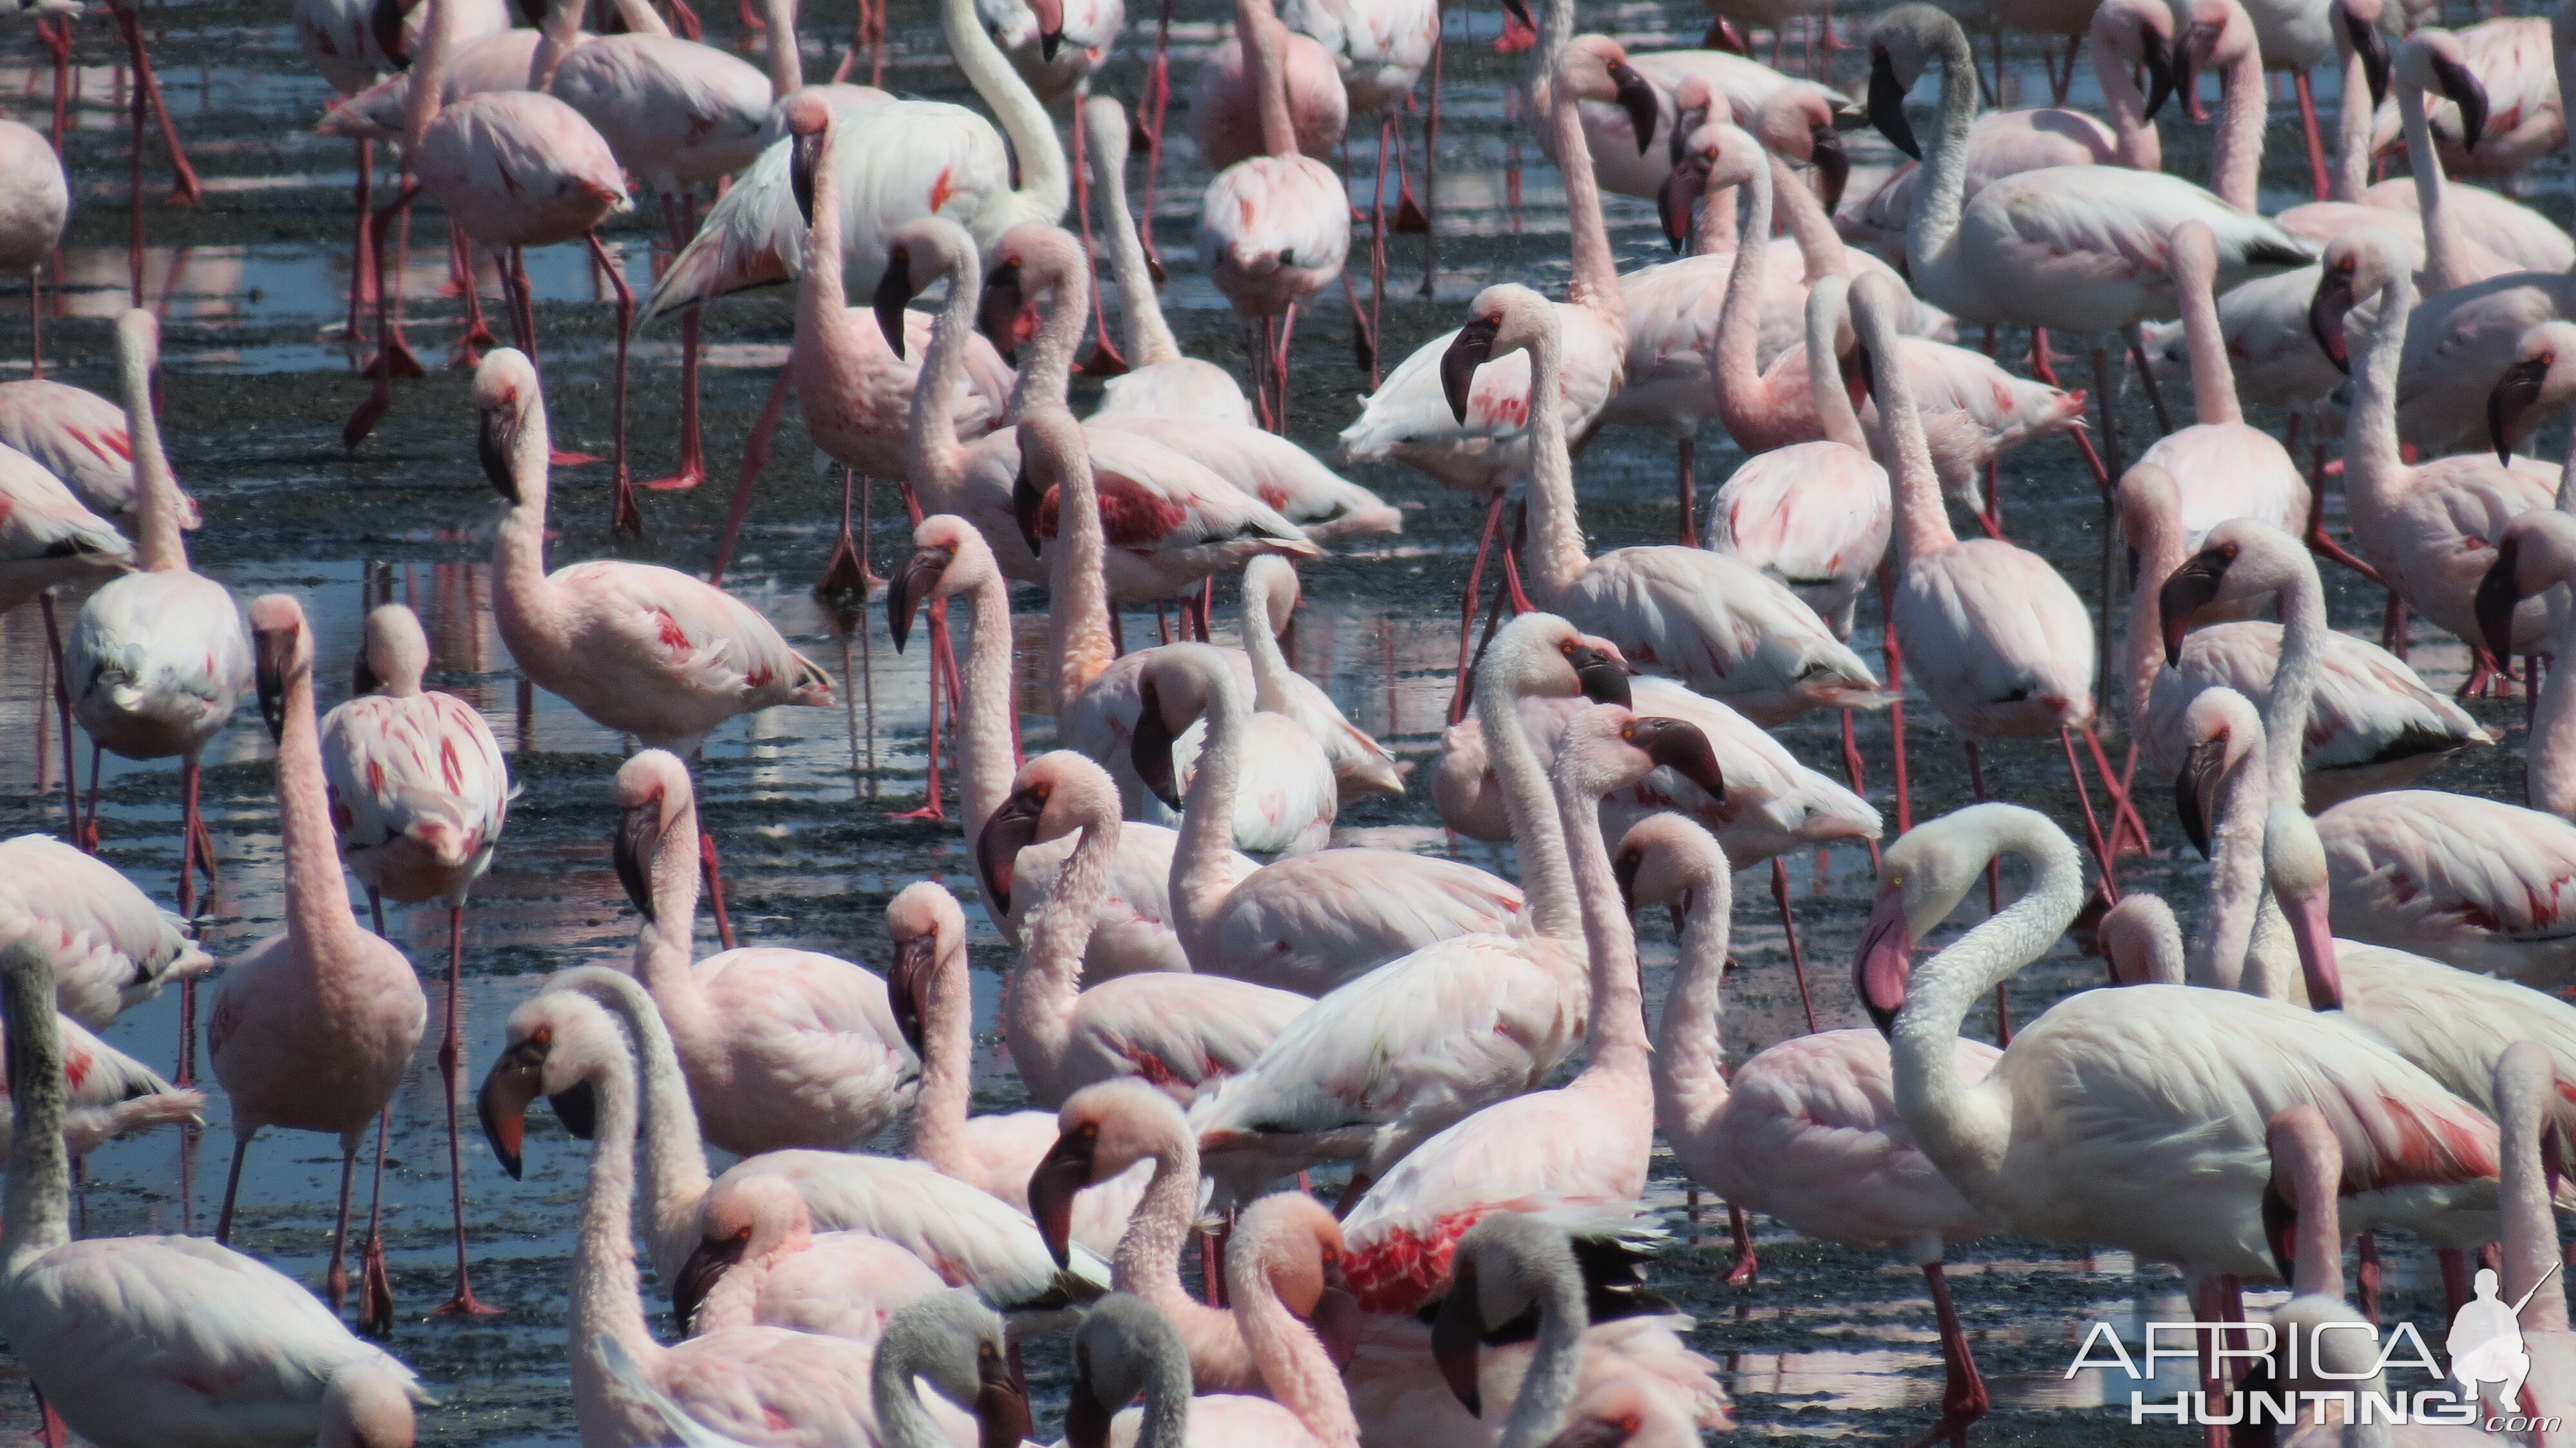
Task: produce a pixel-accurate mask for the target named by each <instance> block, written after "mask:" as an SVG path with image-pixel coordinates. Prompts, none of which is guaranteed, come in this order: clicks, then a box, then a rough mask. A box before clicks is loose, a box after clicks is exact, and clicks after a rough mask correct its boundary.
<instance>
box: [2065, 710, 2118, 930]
mask: <svg viewBox="0 0 2576 1448" xmlns="http://www.w3.org/2000/svg"><path fill="white" fill-rule="evenodd" d="M2057 742H2058V743H2059V744H2060V745H2062V746H2064V748H2065V750H2066V773H2067V777H2068V778H2070V779H2072V780H2074V781H2075V803H2076V804H2077V805H2078V806H2079V807H2081V808H2082V809H2083V811H2084V835H2085V838H2086V839H2087V840H2088V841H2089V842H2090V843H2091V845H2092V847H2093V859H2094V862H2095V863H2096V864H2098V865H2100V866H2101V867H2102V893H2103V895H2104V897H2105V898H2107V899H2109V900H2112V901H2114V902H2116V901H2118V900H2119V898H2120V891H2119V887H2118V886H2116V885H2114V884H2113V883H2112V881H2111V847H2110V845H2109V844H2108V843H2106V842H2105V841H2104V839H2103V837H2102V823H2101V821H2100V820H2099V819H2097V818H2095V816H2094V814H2093V792H2092V791H2091V790H2089V789H2087V788H2085V787H2084V766H2083V765H2081V764H2078V763H2077V762H2076V760H2075V735H2074V733H2073V732H2072V731H2071V730H2066V729H2060V730H2058V731H2057ZM2116 818H2117V816H2114V819H2115V820H2116Z"/></svg>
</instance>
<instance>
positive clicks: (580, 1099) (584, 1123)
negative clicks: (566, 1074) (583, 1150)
mask: <svg viewBox="0 0 2576 1448" xmlns="http://www.w3.org/2000/svg"><path fill="white" fill-rule="evenodd" d="M546 1105H548V1106H550V1107H552V1108H554V1113H555V1120H557V1121H560V1122H562V1123H563V1129H564V1130H566V1131H568V1132H571V1133H572V1134H573V1135H574V1136H576V1137H578V1138H580V1139H581V1140H583V1141H588V1140H590V1139H591V1138H592V1137H594V1136H597V1135H598V1134H599V1092H598V1091H597V1090H596V1089H594V1088H593V1087H592V1086H591V1084H590V1083H589V1082H587V1081H575V1082H574V1083H572V1084H571V1085H569V1086H567V1087H565V1088H564V1089H562V1090H561V1091H558V1092H556V1093H555V1094H553V1095H552V1096H549V1097H547V1098H546Z"/></svg>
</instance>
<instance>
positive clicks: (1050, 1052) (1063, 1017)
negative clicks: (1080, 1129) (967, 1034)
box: [1003, 801, 1118, 1111]
mask: <svg viewBox="0 0 2576 1448" xmlns="http://www.w3.org/2000/svg"><path fill="white" fill-rule="evenodd" d="M1117 855H1118V811H1117V809H1116V807H1115V802H1114V801H1113V802H1112V804H1111V806H1110V807H1109V808H1106V809H1095V810H1094V811H1093V812H1092V818H1091V819H1090V820H1089V821H1087V822H1086V823H1085V825H1084V827H1083V830H1082V837H1081V838H1080V839H1079V840H1077V841H1075V842H1074V846H1073V852H1072V853H1071V854H1069V855H1067V856H1065V860H1064V869H1063V872H1062V873H1060V874H1058V875H1057V876H1056V881H1055V890H1054V891H1053V892H1052V893H1051V894H1049V895H1048V896H1047V898H1046V903H1045V904H1044V905H1042V906H1040V907H1039V908H1038V909H1036V910H1033V911H1031V912H1030V913H1029V915H1028V918H1027V919H1026V920H1025V921H1024V922H1023V923H1022V925H1021V926H1020V937H1021V941H1022V946H1023V948H1022V950H1021V953H1020V965H1019V968H1018V969H1017V970H1014V971H1012V972H1011V979H1010V982H1009V985H1008V990H1009V999H1008V1000H1006V1001H1005V1002H1004V1003H1003V1013H1004V1019H1005V1021H1006V1023H1007V1029H1008V1031H1009V1033H1010V1043H1011V1060H1012V1062H1013V1063H1014V1064H1016V1065H1017V1066H1018V1067H1019V1069H1020V1077H1021V1079H1022V1080H1023V1081H1025V1082H1026V1083H1027V1085H1028V1088H1029V1101H1030V1103H1031V1104H1032V1105H1035V1106H1039V1107H1043V1108H1045V1109H1047V1110H1050V1111H1052V1110H1054V1109H1055V1108H1056V1107H1059V1106H1061V1105H1063V1104H1064V1098H1065V1097H1067V1096H1070V1095H1072V1094H1073V1092H1074V1088H1075V1087H1077V1086H1079V1085H1081V1084H1083V1083H1081V1082H1078V1081H1069V1080H1067V1079H1065V1076H1064V1053H1065V1050H1066V1049H1067V1046H1068V1044H1069V1043H1070V1042H1071V1040H1072V1033H1073V1008H1074V1003H1075V1002H1076V1001H1078V1000H1080V999H1081V998H1082V952H1083V951H1084V950H1085V949H1087V948H1089V946H1090V944H1091V924H1092V918H1093V916H1095V915H1097V914H1098V913H1099V910H1100V902H1101V901H1102V900H1104V899H1107V898H1108V895H1109V865H1110V862H1111V861H1112V860H1114V859H1116V858H1117Z"/></svg>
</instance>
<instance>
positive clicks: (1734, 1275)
mask: <svg viewBox="0 0 2576 1448" xmlns="http://www.w3.org/2000/svg"><path fill="white" fill-rule="evenodd" d="M1726 1225H1727V1228H1728V1230H1730V1231H1732V1232H1733V1233H1734V1234H1735V1266H1734V1267H1732V1268H1730V1269H1729V1270H1728V1271H1727V1274H1726V1285H1727V1286H1729V1287H1741V1286H1743V1285H1744V1284H1745V1283H1747V1282H1750V1281H1752V1280H1753V1278H1754V1275H1755V1274H1757V1273H1759V1272H1760V1271H1761V1270H1762V1259H1761V1258H1760V1257H1758V1256H1756V1255H1754V1251H1753V1221H1752V1219H1751V1218H1749V1217H1747V1216H1746V1215H1745V1214H1744V1209H1743V1208H1742V1207H1739V1206H1737V1205H1736V1204H1735V1203H1733V1202H1728V1203H1727V1204H1726Z"/></svg>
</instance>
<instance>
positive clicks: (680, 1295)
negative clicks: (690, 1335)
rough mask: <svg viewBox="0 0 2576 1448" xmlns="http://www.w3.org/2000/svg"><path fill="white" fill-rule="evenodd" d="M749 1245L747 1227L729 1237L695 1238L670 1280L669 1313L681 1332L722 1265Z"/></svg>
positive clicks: (722, 1269)
mask: <svg viewBox="0 0 2576 1448" xmlns="http://www.w3.org/2000/svg"><path fill="white" fill-rule="evenodd" d="M750 1245H751V1229H750V1228H749V1227H745V1228H743V1229H742V1230H741V1231H739V1232H736V1233H734V1234H733V1235H732V1236H730V1237H722V1238H716V1237H709V1238H703V1239H701V1240H700V1241H699V1242H698V1246H697V1250H695V1251H693V1252H691V1253H690V1254H689V1260H688V1261H686V1262H684V1263H682V1264H681V1265H680V1275H679V1276H677V1277H675V1278H673V1279H672V1280H671V1316H672V1317H673V1318H675V1319H677V1320H678V1322H679V1326H680V1331H681V1332H682V1333H683V1334H685V1333H687V1332H688V1330H689V1324H690V1322H691V1321H693V1320H695V1319H696V1317H697V1315H698V1304H699V1303H701V1302H704V1301H706V1300H707V1293H708V1292H710V1291H712V1290H714V1288H715V1285H716V1283H717V1281H718V1280H720V1279H721V1278H723V1276H724V1275H725V1269H727V1268H729V1267H731V1266H733V1265H734V1264H735V1263H737V1262H740V1261H741V1260H742V1252H743V1249H744V1248H745V1247H748V1246H750Z"/></svg>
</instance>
